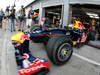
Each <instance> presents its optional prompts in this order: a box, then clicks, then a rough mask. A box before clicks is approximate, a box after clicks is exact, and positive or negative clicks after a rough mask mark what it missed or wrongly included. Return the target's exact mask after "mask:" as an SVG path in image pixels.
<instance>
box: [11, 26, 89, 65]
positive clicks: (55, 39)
mask: <svg viewBox="0 0 100 75" xmlns="http://www.w3.org/2000/svg"><path fill="white" fill-rule="evenodd" d="M86 38H87V36H86V35H85V33H84V32H83V31H80V30H77V29H75V30H74V29H44V28H42V27H39V26H34V27H33V28H32V29H31V31H30V32H27V33H22V32H21V33H18V34H15V35H13V36H12V42H13V44H14V45H15V44H19V46H20V47H19V50H20V51H21V50H24V51H25V52H28V50H29V40H32V41H33V42H43V43H44V44H45V46H46V51H47V55H48V57H49V58H50V60H51V61H52V62H53V63H54V64H56V65H62V64H65V63H66V62H67V61H68V60H69V59H70V58H71V56H72V53H73V48H72V47H73V45H76V44H77V43H80V42H85V41H86ZM15 48H16V47H15ZM21 53H22V52H21Z"/></svg>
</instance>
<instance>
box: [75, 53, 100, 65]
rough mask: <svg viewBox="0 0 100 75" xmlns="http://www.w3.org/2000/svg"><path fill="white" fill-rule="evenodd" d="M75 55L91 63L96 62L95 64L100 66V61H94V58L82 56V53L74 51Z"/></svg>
mask: <svg viewBox="0 0 100 75" xmlns="http://www.w3.org/2000/svg"><path fill="white" fill-rule="evenodd" d="M73 55H74V56H76V57H78V58H80V59H82V60H85V61H87V62H89V63H91V64H95V65H98V66H100V63H99V62H96V61H94V60H91V59H89V58H86V57H84V56H81V55H79V54H76V53H73Z"/></svg>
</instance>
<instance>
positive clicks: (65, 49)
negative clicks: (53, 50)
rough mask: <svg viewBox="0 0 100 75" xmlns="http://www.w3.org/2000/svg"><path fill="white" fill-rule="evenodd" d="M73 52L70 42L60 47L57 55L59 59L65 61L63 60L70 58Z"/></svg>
mask: <svg viewBox="0 0 100 75" xmlns="http://www.w3.org/2000/svg"><path fill="white" fill-rule="evenodd" d="M71 54H72V48H71V45H70V44H68V43H64V44H62V45H61V46H60V47H59V49H58V52H57V57H58V60H59V61H62V62H63V61H66V60H68V58H69V57H70V55H71Z"/></svg>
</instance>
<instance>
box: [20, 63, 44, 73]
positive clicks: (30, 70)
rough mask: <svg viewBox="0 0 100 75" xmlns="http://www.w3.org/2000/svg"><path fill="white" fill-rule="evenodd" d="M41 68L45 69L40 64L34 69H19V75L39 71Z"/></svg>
mask: <svg viewBox="0 0 100 75" xmlns="http://www.w3.org/2000/svg"><path fill="white" fill-rule="evenodd" d="M43 67H45V66H44V65H43V64H40V65H38V66H36V67H31V68H26V69H21V70H19V72H20V73H21V74H25V73H30V72H32V71H35V70H38V69H41V68H43Z"/></svg>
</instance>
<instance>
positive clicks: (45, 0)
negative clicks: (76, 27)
mask: <svg viewBox="0 0 100 75" xmlns="http://www.w3.org/2000/svg"><path fill="white" fill-rule="evenodd" d="M70 4H96V5H100V0H36V1H35V2H34V3H33V10H36V9H40V10H39V12H40V20H41V18H42V17H43V16H45V9H44V8H45V7H50V6H57V5H64V8H63V26H66V25H68V23H69V22H70V21H71V17H72V10H71V9H72V8H71V5H70Z"/></svg>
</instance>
